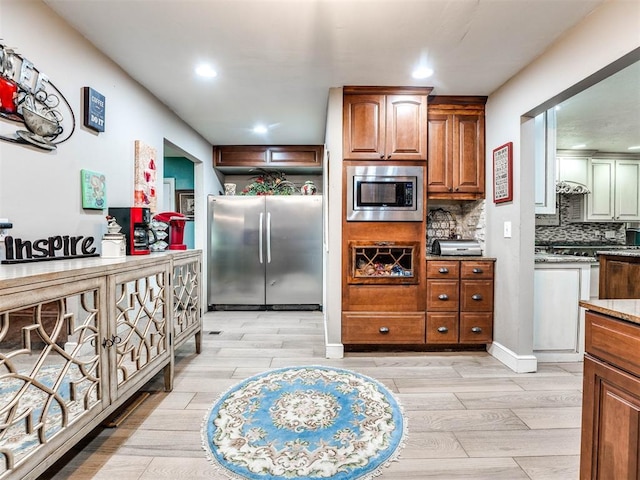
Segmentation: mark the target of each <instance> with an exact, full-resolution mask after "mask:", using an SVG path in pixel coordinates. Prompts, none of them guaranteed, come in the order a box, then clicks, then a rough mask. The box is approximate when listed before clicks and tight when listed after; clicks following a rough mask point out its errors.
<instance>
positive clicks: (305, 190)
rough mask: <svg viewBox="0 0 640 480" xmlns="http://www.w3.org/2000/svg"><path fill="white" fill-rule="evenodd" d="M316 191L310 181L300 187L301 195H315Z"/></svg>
mask: <svg viewBox="0 0 640 480" xmlns="http://www.w3.org/2000/svg"><path fill="white" fill-rule="evenodd" d="M317 191H318V189H317V188H316V185H315V184H314V183H313V182H312V181H311V180H307V181H306V182H304V185H303V186H302V187H300V192H301V193H302V195H315V194H316V192H317Z"/></svg>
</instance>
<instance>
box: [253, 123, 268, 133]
mask: <svg viewBox="0 0 640 480" xmlns="http://www.w3.org/2000/svg"><path fill="white" fill-rule="evenodd" d="M253 133H257V134H258V135H264V134H265V133H267V127H265V126H264V125H256V126H255V127H253Z"/></svg>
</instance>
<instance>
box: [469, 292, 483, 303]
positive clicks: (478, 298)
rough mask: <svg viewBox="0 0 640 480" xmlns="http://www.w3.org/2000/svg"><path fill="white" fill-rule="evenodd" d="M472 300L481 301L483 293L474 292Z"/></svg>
mask: <svg viewBox="0 0 640 480" xmlns="http://www.w3.org/2000/svg"><path fill="white" fill-rule="evenodd" d="M471 300H475V301H476V302H479V301H480V300H482V295H480V294H479V293H474V294H473V295H471Z"/></svg>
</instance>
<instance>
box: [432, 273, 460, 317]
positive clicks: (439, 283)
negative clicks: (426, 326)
mask: <svg viewBox="0 0 640 480" xmlns="http://www.w3.org/2000/svg"><path fill="white" fill-rule="evenodd" d="M458 286H459V282H458V281H457V280H432V279H429V280H427V311H428V312H433V311H438V312H449V311H453V310H458V303H459V301H460V296H459V292H458Z"/></svg>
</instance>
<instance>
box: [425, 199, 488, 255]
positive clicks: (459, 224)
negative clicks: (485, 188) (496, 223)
mask: <svg viewBox="0 0 640 480" xmlns="http://www.w3.org/2000/svg"><path fill="white" fill-rule="evenodd" d="M438 208H441V209H443V210H445V211H447V212H449V213H450V214H451V216H452V217H453V221H454V222H455V227H454V231H455V235H457V236H459V238H464V239H471V240H477V241H478V242H479V243H480V248H481V249H482V251H483V252H484V249H485V230H486V224H487V220H486V212H485V201H484V200H478V201H473V202H459V201H446V200H437V201H436V200H429V203H428V210H429V211H431V210H435V209H438ZM427 213H428V212H427ZM428 230H429V225H428V223H427V231H428ZM427 245H429V246H430V245H431V242H430V239H429V238H427Z"/></svg>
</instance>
